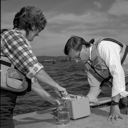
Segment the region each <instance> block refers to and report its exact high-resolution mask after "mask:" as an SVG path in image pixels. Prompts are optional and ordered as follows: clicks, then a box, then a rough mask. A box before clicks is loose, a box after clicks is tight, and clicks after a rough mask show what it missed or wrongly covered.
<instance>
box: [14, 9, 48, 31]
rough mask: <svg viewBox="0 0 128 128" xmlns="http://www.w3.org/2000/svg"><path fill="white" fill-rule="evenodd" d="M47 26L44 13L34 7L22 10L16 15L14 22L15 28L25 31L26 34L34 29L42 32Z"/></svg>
mask: <svg viewBox="0 0 128 128" xmlns="http://www.w3.org/2000/svg"><path fill="white" fill-rule="evenodd" d="M46 24H47V20H46V18H45V16H44V14H43V13H42V11H41V10H40V9H38V8H36V7H33V6H26V7H23V8H21V10H20V11H19V12H17V13H16V15H15V17H14V20H13V26H14V28H18V29H24V30H25V31H26V32H29V31H30V30H32V29H33V27H35V29H37V30H39V31H42V30H43V29H44V28H45V26H46Z"/></svg>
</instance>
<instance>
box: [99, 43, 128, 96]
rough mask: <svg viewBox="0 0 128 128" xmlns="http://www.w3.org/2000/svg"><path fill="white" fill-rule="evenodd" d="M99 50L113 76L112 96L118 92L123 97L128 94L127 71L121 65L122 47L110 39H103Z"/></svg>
mask: <svg viewBox="0 0 128 128" xmlns="http://www.w3.org/2000/svg"><path fill="white" fill-rule="evenodd" d="M98 51H99V55H100V57H101V58H102V59H103V60H104V61H105V63H106V65H107V66H108V68H109V70H110V73H111V75H112V76H113V83H112V84H113V86H112V97H113V96H116V95H118V94H120V95H121V96H122V97H126V96H128V92H127V91H126V87H125V73H124V70H123V67H122V65H121V57H120V52H121V47H120V46H119V45H118V44H116V43H113V42H110V41H102V42H101V43H99V45H98Z"/></svg>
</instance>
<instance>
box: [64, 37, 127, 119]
mask: <svg viewBox="0 0 128 128" xmlns="http://www.w3.org/2000/svg"><path fill="white" fill-rule="evenodd" d="M64 53H65V54H66V55H68V56H69V57H70V58H71V59H74V60H75V61H76V62H78V61H80V60H82V61H83V62H84V64H85V67H86V69H87V77H88V82H89V85H90V91H89V93H88V95H87V96H88V98H89V100H90V102H93V103H96V102H98V99H97V97H98V95H99V94H100V91H101V90H100V85H102V84H103V83H104V82H106V81H108V82H109V83H111V82H112V103H111V109H110V116H109V118H110V119H111V120H113V119H115V120H116V119H118V118H122V116H121V114H120V110H119V100H120V99H121V98H122V97H127V96H128V92H127V91H126V87H125V76H128V68H127V67H128V54H127V53H128V46H126V45H125V44H122V43H121V42H119V41H116V40H114V39H111V38H105V39H102V40H98V41H96V42H95V40H94V39H92V40H90V41H89V42H86V41H85V40H84V39H83V38H82V37H78V36H72V37H71V38H69V39H68V41H67V43H66V45H65V48H64Z"/></svg>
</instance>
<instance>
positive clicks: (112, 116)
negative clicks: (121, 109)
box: [108, 114, 123, 122]
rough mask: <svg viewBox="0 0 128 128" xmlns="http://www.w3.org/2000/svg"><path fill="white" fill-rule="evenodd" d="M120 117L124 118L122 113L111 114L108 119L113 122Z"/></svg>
mask: <svg viewBox="0 0 128 128" xmlns="http://www.w3.org/2000/svg"><path fill="white" fill-rule="evenodd" d="M118 119H123V117H122V115H121V114H118V115H110V116H109V117H108V120H110V121H111V122H113V121H114V120H118Z"/></svg>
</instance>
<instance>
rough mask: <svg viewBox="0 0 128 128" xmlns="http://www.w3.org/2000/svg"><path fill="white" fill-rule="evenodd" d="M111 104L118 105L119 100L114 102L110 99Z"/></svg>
mask: <svg viewBox="0 0 128 128" xmlns="http://www.w3.org/2000/svg"><path fill="white" fill-rule="evenodd" d="M111 105H112V106H114V105H119V102H116V101H114V100H112V101H111Z"/></svg>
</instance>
